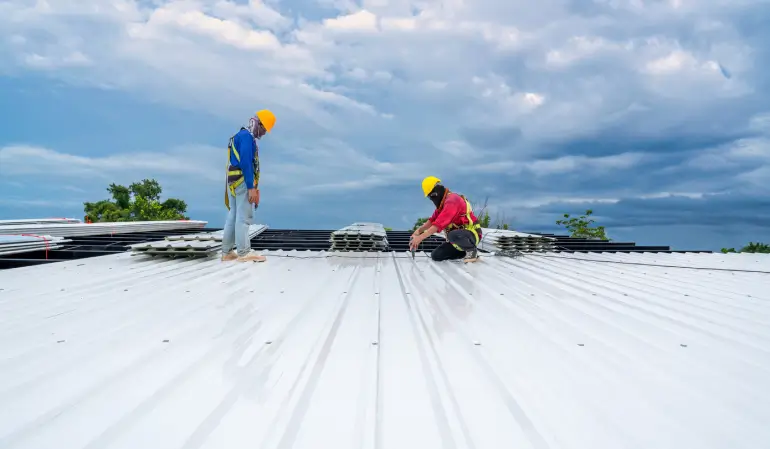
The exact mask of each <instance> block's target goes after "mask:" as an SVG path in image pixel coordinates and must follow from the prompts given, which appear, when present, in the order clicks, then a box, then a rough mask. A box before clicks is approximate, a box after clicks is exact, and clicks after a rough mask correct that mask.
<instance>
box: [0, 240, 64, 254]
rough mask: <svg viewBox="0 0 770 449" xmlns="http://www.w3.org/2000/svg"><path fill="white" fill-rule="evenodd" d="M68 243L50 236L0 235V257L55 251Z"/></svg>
mask: <svg viewBox="0 0 770 449" xmlns="http://www.w3.org/2000/svg"><path fill="white" fill-rule="evenodd" d="M70 241H71V240H67V239H64V238H62V237H53V236H50V235H0V256H7V255H10V254H19V253H29V252H33V251H45V250H51V249H57V248H61V244H62V243H66V242H70Z"/></svg>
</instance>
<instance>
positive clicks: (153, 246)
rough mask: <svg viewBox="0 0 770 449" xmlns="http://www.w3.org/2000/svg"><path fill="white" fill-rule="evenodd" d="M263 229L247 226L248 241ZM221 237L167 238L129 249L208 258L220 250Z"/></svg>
mask: <svg viewBox="0 0 770 449" xmlns="http://www.w3.org/2000/svg"><path fill="white" fill-rule="evenodd" d="M265 229H267V226H266V225H263V224H253V225H251V226H249V240H251V239H253V238H254V237H256V236H257V235H259V234H260V233H262V232H264V231H265ZM222 236H223V231H216V232H205V233H200V234H188V235H178V236H169V237H166V238H165V239H164V240H160V241H155V242H145V243H137V244H135V245H131V246H130V248H131V252H132V253H133V254H134V255H152V256H166V257H208V256H210V255H212V254H215V253H218V252H219V251H220V250H221V249H222Z"/></svg>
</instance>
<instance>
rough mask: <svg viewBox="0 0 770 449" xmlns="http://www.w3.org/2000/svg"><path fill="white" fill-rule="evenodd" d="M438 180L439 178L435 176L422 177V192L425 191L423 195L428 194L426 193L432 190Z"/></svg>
mask: <svg viewBox="0 0 770 449" xmlns="http://www.w3.org/2000/svg"><path fill="white" fill-rule="evenodd" d="M440 182H441V180H440V179H438V178H437V177H435V176H428V177H427V178H425V179H423V180H422V191H423V193H425V196H428V194H429V193H430V192H431V191H432V190H433V188H434V187H436V184H438V183H440Z"/></svg>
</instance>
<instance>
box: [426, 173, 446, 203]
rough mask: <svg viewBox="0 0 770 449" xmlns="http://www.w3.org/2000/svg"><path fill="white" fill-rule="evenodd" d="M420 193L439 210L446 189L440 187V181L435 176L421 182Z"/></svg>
mask: <svg viewBox="0 0 770 449" xmlns="http://www.w3.org/2000/svg"><path fill="white" fill-rule="evenodd" d="M422 192H423V193H424V194H425V196H426V197H428V198H430V200H431V202H433V204H434V205H435V206H436V208H439V207H441V202H442V201H443V200H444V196H445V195H446V187H444V186H443V185H441V180H440V179H438V178H436V177H435V176H428V177H427V178H425V179H423V180H422Z"/></svg>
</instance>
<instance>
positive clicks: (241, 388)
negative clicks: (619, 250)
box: [0, 251, 770, 449]
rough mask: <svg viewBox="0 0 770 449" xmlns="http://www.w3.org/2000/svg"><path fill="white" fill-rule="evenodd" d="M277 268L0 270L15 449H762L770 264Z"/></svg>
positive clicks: (357, 260) (402, 257)
mask: <svg viewBox="0 0 770 449" xmlns="http://www.w3.org/2000/svg"><path fill="white" fill-rule="evenodd" d="M265 255H266V256H267V259H268V260H267V262H266V263H262V264H237V263H223V262H220V261H219V260H214V259H183V260H176V261H171V260H160V261H149V260H145V259H142V258H136V257H130V254H127V253H123V254H119V255H112V256H104V257H96V258H91V259H85V260H75V261H71V262H62V263H56V264H50V265H44V266H36V267H25V268H19V269H15V270H9V271H4V272H0V447H2V448H9V449H10V448H14V449H15V448H19V449H21V448H57V449H75V448H108V447H109V448H143V449H177V448H193V447H194V448H228V449H239V448H247V447H249V448H285V449H289V448H295V449H298V448H318V447H329V448H335V449H353V448H361V447H366V448H379V449H403V448H419V449H445V448H455V449H461V448H462V449H466V448H474V449H500V448H529V449H556V448H559V449H618V448H631V447H635V448H636V447H639V448H655V449H683V448H698V449H726V448H730V449H733V448H740V449H755V448H756V449H759V448H763V447H766V446H767V444H766V442H768V441H770V426H768V425H767V423H768V422H770V375H769V374H770V292H769V290H768V288H767V285H770V284H769V282H770V256H768V255H761V254H729V255H725V254H697V255H694V254H650V253H648V254H591V253H588V254H566V253H558V254H557V253H527V254H524V255H523V256H522V257H519V258H507V257H496V256H492V255H489V256H486V257H483V258H482V261H481V262H479V263H476V264H462V263H461V262H459V261H458V262H455V261H451V262H450V261H446V262H433V261H431V260H430V258H429V257H428V254H427V253H420V254H419V257H417V258H416V259H412V258H411V257H410V256H409V255H408V254H405V253H400V252H399V253H393V252H389V253H383V252H370V253H365V252H363V253H340V252H313V251H306V252H282V251H278V252H272V251H271V252H266V253H265ZM41 279H44V280H45V282H41ZM763 441H764V442H765V443H762V442H763Z"/></svg>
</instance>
